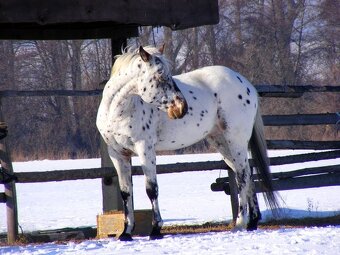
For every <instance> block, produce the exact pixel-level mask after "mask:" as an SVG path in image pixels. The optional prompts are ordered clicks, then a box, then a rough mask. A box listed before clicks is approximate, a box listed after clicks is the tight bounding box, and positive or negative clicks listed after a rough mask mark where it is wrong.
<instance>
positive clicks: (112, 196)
mask: <svg viewBox="0 0 340 255" xmlns="http://www.w3.org/2000/svg"><path fill="white" fill-rule="evenodd" d="M100 140H101V141H100V154H101V166H102V167H112V168H113V167H114V166H113V164H112V161H111V159H110V157H109V155H108V152H107V145H106V143H105V142H104V141H103V139H100ZM102 193H103V212H109V211H112V210H119V211H121V210H123V201H122V198H121V195H120V189H119V183H118V177H117V176H114V177H105V178H103V179H102Z"/></svg>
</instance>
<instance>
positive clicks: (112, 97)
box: [101, 76, 137, 119]
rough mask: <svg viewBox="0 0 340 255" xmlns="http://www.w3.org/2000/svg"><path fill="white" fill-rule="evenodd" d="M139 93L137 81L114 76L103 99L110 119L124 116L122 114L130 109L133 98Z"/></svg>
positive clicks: (106, 87)
mask: <svg viewBox="0 0 340 255" xmlns="http://www.w3.org/2000/svg"><path fill="white" fill-rule="evenodd" d="M136 93H137V79H136V78H132V77H130V76H126V77H124V78H122V76H112V77H111V78H110V80H109V81H108V83H107V84H106V85H105V88H104V91H103V97H102V103H101V104H102V105H103V107H104V108H105V111H106V112H108V113H109V118H111V119H112V118H117V117H119V116H122V112H124V110H125V109H126V108H128V107H130V103H131V100H132V96H133V95H136Z"/></svg>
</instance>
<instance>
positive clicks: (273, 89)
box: [255, 85, 340, 97]
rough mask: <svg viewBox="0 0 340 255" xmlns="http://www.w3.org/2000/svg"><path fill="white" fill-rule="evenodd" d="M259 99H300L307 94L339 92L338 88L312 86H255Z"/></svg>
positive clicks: (339, 87)
mask: <svg viewBox="0 0 340 255" xmlns="http://www.w3.org/2000/svg"><path fill="white" fill-rule="evenodd" d="M255 88H256V89H257V91H258V93H259V95H260V96H261V97H300V96H302V95H303V93H307V92H330V93H334V92H340V86H338V85H334V86H313V85H297V86H282V85H255Z"/></svg>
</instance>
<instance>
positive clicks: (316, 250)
mask: <svg viewBox="0 0 340 255" xmlns="http://www.w3.org/2000/svg"><path fill="white" fill-rule="evenodd" d="M306 152H307V151H270V156H283V155H287V154H292V153H294V154H295V153H306ZM220 159H221V157H220V155H218V154H200V155H197V154H196V155H181V156H160V157H158V158H157V163H158V164H164V163H174V162H185V161H207V160H220ZM133 163H134V164H138V160H137V159H134V160H133ZM333 164H340V159H335V160H324V161H317V162H310V163H304V164H292V165H289V166H288V165H286V166H280V167H272V172H276V171H289V170H294V169H297V168H300V167H302V166H303V167H308V166H318V165H333ZM99 166H100V160H99V159H86V160H60V161H50V160H43V161H33V162H20V163H14V164H13V167H14V171H17V172H24V171H27V172H28V171H47V170H56V169H58V170H60V169H72V168H73V169H78V168H92V167H99ZM226 175H227V172H226V171H224V170H222V171H220V170H215V171H203V172H190V173H176V174H162V175H158V182H159V188H160V197H159V201H160V207H161V213H162V216H163V219H164V222H165V225H174V224H182V225H183V224H186V225H190V224H197V223H205V222H214V221H215V222H220V221H227V220H230V219H231V218H232V212H231V207H230V200H229V197H228V196H226V195H225V194H224V193H223V192H212V191H211V190H210V184H211V183H212V182H214V181H215V179H216V178H218V177H220V176H226ZM133 183H134V196H135V197H134V203H135V208H136V209H150V208H151V205H150V202H149V200H148V198H147V196H146V193H145V187H144V179H143V176H134V177H133ZM339 194H340V186H338V187H325V188H315V189H306V190H292V191H283V192H280V195H281V197H282V199H283V200H284V203H282V206H283V207H284V210H283V216H284V217H288V218H299V217H306V216H308V217H310V216H311V217H325V216H333V215H336V214H338V213H340V196H339ZM17 195H18V211H19V224H20V227H21V228H22V229H23V231H24V232H29V231H33V230H46V229H58V228H64V227H81V226H93V227H94V226H95V225H96V215H97V214H100V213H101V211H102V208H101V207H102V204H101V199H102V198H101V184H100V180H81V181H64V182H53V183H38V184H17ZM259 202H260V206H261V211H262V212H263V216H264V220H266V219H270V218H271V217H272V215H271V213H270V212H269V211H267V210H266V208H265V205H264V201H263V199H262V196H261V195H260V196H259ZM5 213H6V212H5V206H4V205H3V204H0V232H6V214H5ZM134 239H135V240H134V241H133V242H129V243H124V242H120V241H117V240H114V239H101V240H87V241H83V242H81V243H74V242H69V243H67V244H53V243H50V244H41V245H28V246H22V247H19V246H11V247H0V254H11V255H12V254H33V255H35V254H50V255H55V254H135V253H136V254H227V253H229V254H257V255H258V254H328V255H330V254H337V251H339V250H340V226H337V227H323V228H305V229H284V228H282V229H279V230H258V231H254V232H236V233H232V232H220V233H207V234H195V235H175V236H165V238H164V239H162V240H156V241H149V240H148V238H147V237H135V238H134Z"/></svg>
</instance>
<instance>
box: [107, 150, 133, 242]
mask: <svg viewBox="0 0 340 255" xmlns="http://www.w3.org/2000/svg"><path fill="white" fill-rule="evenodd" d="M108 152H109V156H110V158H111V160H112V163H113V165H114V167H115V168H116V171H117V175H118V181H119V188H120V193H121V196H122V199H123V206H124V214H125V223H124V231H123V233H122V234H121V235H120V236H119V237H118V238H119V240H121V241H132V230H133V228H134V225H135V219H134V208H133V189H132V179H131V163H130V159H129V158H127V157H125V156H123V155H121V154H119V153H118V152H117V151H115V150H114V149H113V148H112V147H108Z"/></svg>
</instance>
